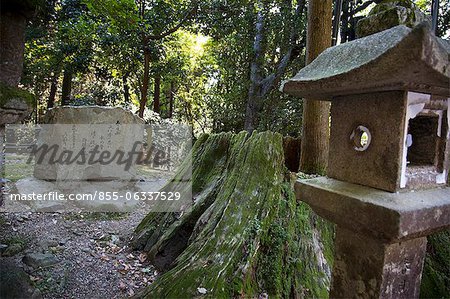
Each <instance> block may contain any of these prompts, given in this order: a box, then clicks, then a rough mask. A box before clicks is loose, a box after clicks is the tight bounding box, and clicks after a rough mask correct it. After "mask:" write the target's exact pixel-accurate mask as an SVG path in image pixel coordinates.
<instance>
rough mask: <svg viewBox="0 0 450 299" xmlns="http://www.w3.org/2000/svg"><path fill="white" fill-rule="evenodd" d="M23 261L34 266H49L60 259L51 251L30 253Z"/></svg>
mask: <svg viewBox="0 0 450 299" xmlns="http://www.w3.org/2000/svg"><path fill="white" fill-rule="evenodd" d="M22 262H23V263H24V264H26V265H28V266H30V267H32V268H39V267H47V266H51V265H54V264H57V263H58V259H57V258H56V257H55V256H54V255H53V254H50V253H29V254H26V255H25V256H24V257H23V259H22Z"/></svg>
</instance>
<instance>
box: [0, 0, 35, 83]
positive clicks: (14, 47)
mask: <svg viewBox="0 0 450 299" xmlns="http://www.w3.org/2000/svg"><path fill="white" fill-rule="evenodd" d="M40 2H42V1H27V0H1V2H0V81H1V82H3V83H5V84H7V85H9V86H14V87H16V86H17V85H18V84H19V82H20V78H21V76H22V69H23V52H24V46H25V28H26V22H27V19H28V18H30V17H31V16H32V15H33V13H34V11H35V10H36V7H37V6H38V5H42V3H40Z"/></svg>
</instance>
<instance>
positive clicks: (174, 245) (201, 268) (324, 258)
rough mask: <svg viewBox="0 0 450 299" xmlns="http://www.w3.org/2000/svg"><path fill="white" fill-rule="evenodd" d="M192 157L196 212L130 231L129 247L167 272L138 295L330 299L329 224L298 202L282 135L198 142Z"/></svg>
mask: <svg viewBox="0 0 450 299" xmlns="http://www.w3.org/2000/svg"><path fill="white" fill-rule="evenodd" d="M192 159H193V161H192V165H193V168H192V183H193V184H192V194H194V196H195V201H194V200H193V205H192V206H190V207H189V208H186V210H184V211H183V212H182V213H150V214H148V215H147V216H146V218H144V220H143V221H142V222H141V224H140V225H139V226H138V227H137V229H136V232H135V236H134V238H133V246H134V247H135V248H137V249H140V250H145V251H147V252H148V257H149V258H150V260H151V261H152V262H153V263H154V264H155V265H156V266H157V267H158V268H159V269H161V270H163V271H167V272H165V273H164V274H163V275H162V276H160V277H159V278H158V279H157V280H156V281H155V282H153V283H152V284H151V285H150V286H149V287H148V288H147V289H146V290H145V291H144V292H143V293H141V294H138V295H137V297H145V298H195V297H198V296H201V294H200V291H199V288H204V289H206V292H207V293H206V296H207V297H208V298H258V297H261V296H262V294H264V293H265V294H267V295H268V297H269V298H313V297H314V298H324V297H327V293H328V290H327V289H328V287H329V283H330V266H329V261H330V260H331V259H332V255H333V254H332V244H333V226H331V225H330V224H329V223H328V222H326V221H324V220H322V219H320V218H319V217H317V216H316V215H315V214H314V213H313V212H312V211H311V209H310V208H309V207H308V206H307V205H306V204H304V203H301V202H298V201H297V200H296V198H295V195H294V193H293V189H292V184H291V183H292V180H293V177H291V176H290V174H288V173H286V172H285V166H284V162H285V161H284V157H283V141H282V136H281V135H280V134H277V133H272V132H263V133H257V134H256V133H254V134H252V135H251V136H250V135H248V134H247V133H246V132H241V133H239V134H231V133H221V134H217V135H211V136H208V135H202V136H201V137H200V138H199V140H198V141H197V142H196V143H195V145H194V147H193V150H192ZM255 170H257V171H255ZM189 171H190V168H189V167H188V166H186V167H185V168H184V169H182V170H181V171H180V172H179V173H178V174H177V175H176V178H184V177H185V176H184V174H185V173H189ZM166 188H167V191H169V190H176V185H175V183H174V185H172V186H171V185H170V184H169V185H168V187H166ZM267 295H266V296H267Z"/></svg>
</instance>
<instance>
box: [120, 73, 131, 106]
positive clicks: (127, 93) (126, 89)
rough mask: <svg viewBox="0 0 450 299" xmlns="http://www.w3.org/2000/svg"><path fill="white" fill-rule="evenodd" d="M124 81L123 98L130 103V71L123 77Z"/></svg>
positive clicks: (126, 102)
mask: <svg viewBox="0 0 450 299" xmlns="http://www.w3.org/2000/svg"><path fill="white" fill-rule="evenodd" d="M122 83H123V99H124V101H125V104H128V103H130V86H128V73H127V74H125V75H123V77H122Z"/></svg>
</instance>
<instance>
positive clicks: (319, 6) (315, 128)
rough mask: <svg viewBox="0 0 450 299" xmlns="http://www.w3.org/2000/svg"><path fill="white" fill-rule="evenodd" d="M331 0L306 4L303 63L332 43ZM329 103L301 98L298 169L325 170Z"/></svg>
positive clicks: (307, 171)
mask: <svg viewBox="0 0 450 299" xmlns="http://www.w3.org/2000/svg"><path fill="white" fill-rule="evenodd" d="M331 20H332V1H331V0H312V1H309V4H308V31H307V42H306V46H307V51H306V63H307V64H308V63H310V62H311V61H313V60H314V59H315V58H316V57H317V56H318V55H319V54H320V53H321V52H323V51H324V50H325V49H326V48H328V47H330V46H331ZM329 115H330V103H329V102H324V101H311V100H308V99H305V100H304V104H303V135H302V149H301V155H300V171H302V172H305V173H324V172H325V170H326V167H327V160H328V139H329V135H330V126H329Z"/></svg>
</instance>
